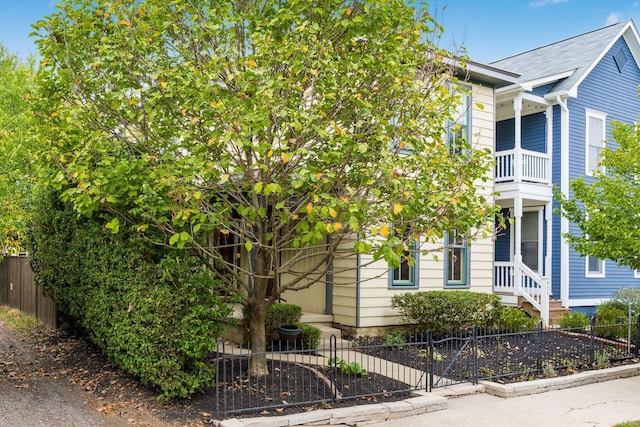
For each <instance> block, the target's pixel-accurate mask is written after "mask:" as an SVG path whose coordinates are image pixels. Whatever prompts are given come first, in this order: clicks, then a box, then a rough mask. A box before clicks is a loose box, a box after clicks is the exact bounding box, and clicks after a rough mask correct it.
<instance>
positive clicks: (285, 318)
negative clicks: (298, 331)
mask: <svg viewBox="0 0 640 427" xmlns="http://www.w3.org/2000/svg"><path fill="white" fill-rule="evenodd" d="M301 317H302V307H300V306H299V305H296V304H289V303H278V304H273V305H272V306H271V307H269V310H268V311H267V318H266V320H265V327H266V329H267V331H271V330H273V329H278V327H279V326H280V325H295V324H296V323H298V322H299V321H300V318H301Z"/></svg>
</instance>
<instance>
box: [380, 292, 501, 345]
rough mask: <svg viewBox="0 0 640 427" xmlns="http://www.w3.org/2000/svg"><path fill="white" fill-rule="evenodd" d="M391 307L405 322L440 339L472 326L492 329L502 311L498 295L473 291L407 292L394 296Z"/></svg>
mask: <svg viewBox="0 0 640 427" xmlns="http://www.w3.org/2000/svg"><path fill="white" fill-rule="evenodd" d="M391 306H392V307H393V308H394V309H395V310H396V311H397V312H398V313H399V314H400V316H401V317H402V318H403V319H404V320H405V321H406V322H408V323H414V324H417V325H418V326H419V327H420V328H422V329H423V330H426V329H431V330H432V331H433V333H434V334H437V335H439V334H444V333H447V332H449V333H451V332H454V331H457V330H459V329H460V328H462V327H465V326H470V325H473V324H475V325H477V326H479V327H485V326H491V325H493V324H495V323H496V320H497V318H498V316H499V315H500V311H501V305H500V297H499V296H498V295H492V294H482V293H477V292H470V291H428V292H406V293H402V294H396V295H394V296H393V297H392V299H391Z"/></svg>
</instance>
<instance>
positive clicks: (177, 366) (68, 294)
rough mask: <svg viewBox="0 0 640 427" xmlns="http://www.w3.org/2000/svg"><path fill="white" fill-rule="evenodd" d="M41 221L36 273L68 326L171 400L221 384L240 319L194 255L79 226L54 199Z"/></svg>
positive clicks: (93, 225)
mask: <svg viewBox="0 0 640 427" xmlns="http://www.w3.org/2000/svg"><path fill="white" fill-rule="evenodd" d="M36 213H37V215H36V216H35V217H34V220H33V222H32V224H31V232H30V236H29V253H30V256H31V265H32V268H33V270H34V272H35V275H36V276H35V277H36V280H37V281H38V282H39V283H40V284H41V285H42V286H43V287H44V289H45V291H46V292H47V293H48V294H49V295H51V296H52V298H53V299H54V301H55V302H56V304H57V307H58V309H59V310H60V311H61V314H62V315H63V316H64V317H65V318H66V319H67V320H68V322H70V323H71V324H72V325H73V326H74V327H76V328H78V329H81V330H83V331H85V332H86V334H87V335H88V336H89V337H90V339H91V340H92V341H93V342H94V343H95V344H97V345H98V346H99V347H100V348H101V349H102V351H103V353H104V354H105V355H106V356H107V357H108V359H109V360H110V361H111V362H112V363H113V364H114V365H116V366H119V367H121V368H123V369H124V370H126V371H128V372H130V373H131V374H133V375H135V376H136V377H138V378H140V380H141V381H143V382H144V383H148V384H151V385H153V386H155V387H156V388H158V389H159V391H160V392H161V396H160V397H162V398H173V397H187V396H188V395H190V394H192V393H193V392H194V391H196V390H198V389H200V388H203V387H208V386H211V385H213V384H214V375H215V364H209V363H208V358H209V357H210V355H211V352H212V351H213V350H214V349H215V346H216V341H217V339H218V338H219V337H220V336H221V334H222V329H223V325H224V322H226V321H227V319H228V316H230V314H231V310H230V309H229V308H228V306H227V304H226V303H225V302H224V301H223V299H222V298H221V297H220V296H218V295H216V294H215V292H212V290H214V289H217V288H219V287H220V286H219V284H218V283H217V282H216V280H215V279H214V278H213V276H212V275H211V273H210V271H209V270H208V269H205V268H202V264H201V263H199V262H198V261H197V259H196V258H195V257H193V256H189V254H188V253H186V252H179V251H176V250H169V249H166V248H159V247H154V246H152V245H150V244H148V243H147V242H146V241H145V240H144V239H142V238H141V237H138V236H136V235H131V234H128V233H127V232H126V231H125V232H122V231H121V233H120V234H117V235H113V234H111V233H110V232H108V231H107V230H105V228H104V223H105V222H106V219H105V220H103V219H101V218H100V216H99V215H96V216H95V217H94V218H92V219H86V218H79V217H78V216H77V214H75V213H74V212H73V211H72V210H71V209H70V208H68V207H66V206H65V205H64V204H63V203H61V202H60V201H59V200H58V199H57V198H56V197H55V196H53V195H51V196H50V197H45V198H43V199H42V200H41V201H40V206H39V207H38V210H37V212H36Z"/></svg>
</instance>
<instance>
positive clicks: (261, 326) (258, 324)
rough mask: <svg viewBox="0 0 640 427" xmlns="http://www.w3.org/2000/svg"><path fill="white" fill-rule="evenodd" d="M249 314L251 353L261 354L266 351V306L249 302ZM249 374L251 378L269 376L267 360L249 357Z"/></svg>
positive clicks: (262, 356)
mask: <svg viewBox="0 0 640 427" xmlns="http://www.w3.org/2000/svg"><path fill="white" fill-rule="evenodd" d="M247 310H248V314H249V335H250V337H251V351H252V353H254V352H256V353H262V352H264V351H265V349H266V337H265V334H266V332H265V319H266V317H267V304H266V301H264V300H263V301H261V302H257V303H256V302H255V301H254V302H249V304H248V307H247ZM249 372H250V374H251V376H255V375H260V376H264V375H269V368H268V367H267V360H266V357H265V356H264V355H258V356H254V355H252V356H251V360H250V362H249Z"/></svg>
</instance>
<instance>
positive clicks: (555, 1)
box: [529, 0, 568, 7]
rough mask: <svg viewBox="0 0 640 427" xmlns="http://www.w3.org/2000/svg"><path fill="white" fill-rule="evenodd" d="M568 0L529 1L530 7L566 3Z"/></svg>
mask: <svg viewBox="0 0 640 427" xmlns="http://www.w3.org/2000/svg"><path fill="white" fill-rule="evenodd" d="M566 1H568V0H535V1H531V2H529V7H543V6H547V5H549V4H558V3H564V2H566Z"/></svg>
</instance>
